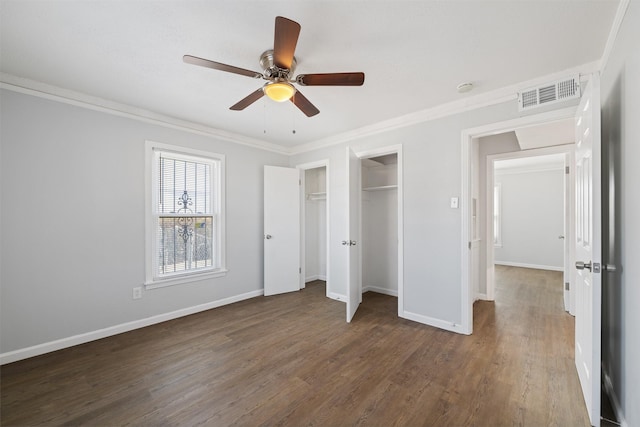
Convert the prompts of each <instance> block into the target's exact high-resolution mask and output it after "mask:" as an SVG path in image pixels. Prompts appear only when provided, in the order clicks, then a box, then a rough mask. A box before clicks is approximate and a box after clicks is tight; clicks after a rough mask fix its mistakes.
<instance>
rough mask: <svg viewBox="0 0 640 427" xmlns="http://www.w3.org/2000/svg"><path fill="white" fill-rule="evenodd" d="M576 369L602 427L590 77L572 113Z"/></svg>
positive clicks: (596, 94)
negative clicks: (574, 151) (573, 122)
mask: <svg viewBox="0 0 640 427" xmlns="http://www.w3.org/2000/svg"><path fill="white" fill-rule="evenodd" d="M575 163H576V169H575V171H576V236H575V256H576V270H575V272H576V276H575V278H576V280H575V284H576V307H575V309H576V331H575V333H576V346H575V347H576V348H575V352H576V356H575V357H576V360H575V362H576V368H577V370H578V376H579V378H580V385H581V387H582V394H583V395H584V400H585V403H586V405H587V410H588V412H589V418H590V420H591V424H592V425H594V426H599V425H600V360H601V355H600V320H601V299H602V293H601V285H602V283H601V273H600V272H601V224H600V220H601V215H600V212H601V211H600V203H601V200H600V80H599V76H598V75H597V74H593V75H592V77H591V79H590V81H589V83H588V84H587V86H586V88H585V90H584V91H583V93H582V99H581V100H580V105H579V106H578V111H577V112H576V156H575Z"/></svg>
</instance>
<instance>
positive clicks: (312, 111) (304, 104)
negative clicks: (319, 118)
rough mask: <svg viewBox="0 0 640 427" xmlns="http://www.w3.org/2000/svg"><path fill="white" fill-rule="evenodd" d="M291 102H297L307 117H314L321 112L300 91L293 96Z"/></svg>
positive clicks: (297, 105)
mask: <svg viewBox="0 0 640 427" xmlns="http://www.w3.org/2000/svg"><path fill="white" fill-rule="evenodd" d="M291 102H293V103H294V104H295V106H296V107H298V108H299V109H300V110H301V111H302V112H303V113H304V114H306V115H307V117H313V116H315V115H316V114H318V113H319V112H320V110H318V109H317V108H316V107H315V105H313V104H312V103H311V102H310V101H309V100H308V99H307V98H305V96H304V95H303V94H301V93H300V91H296V93H295V94H294V95H293V96H292V97H291Z"/></svg>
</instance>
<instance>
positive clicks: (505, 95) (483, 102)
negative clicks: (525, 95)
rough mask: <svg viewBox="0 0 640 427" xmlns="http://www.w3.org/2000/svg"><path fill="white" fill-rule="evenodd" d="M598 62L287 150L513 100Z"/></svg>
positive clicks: (324, 145) (595, 66)
mask: <svg viewBox="0 0 640 427" xmlns="http://www.w3.org/2000/svg"><path fill="white" fill-rule="evenodd" d="M598 66H599V61H594V62H589V63H586V64H582V65H579V66H577V67H573V68H569V69H566V70H563V71H559V72H556V73H552V74H547V75H545V76H542V77H538V78H535V79H531V80H527V81H524V82H520V83H516V84H513V85H510V86H505V87H502V88H500V89H496V90H493V91H490V92H485V93H481V94H478V95H475V96H471V97H466V98H464V99H461V100H458V101H453V102H449V103H446V104H441V105H438V106H435V107H433V108H427V109H424V110H420V111H416V112H414V113H410V114H406V115H404V116H400V117H395V118H392V119H389V120H384V121H381V122H378V123H376V124H373V125H369V126H363V127H361V128H358V129H355V130H352V131H348V132H344V133H341V134H337V135H333V136H330V137H327V138H323V139H319V140H317V141H313V142H308V143H306V144H301V145H298V146H295V147H291V148H290V149H289V154H294V155H295V154H301V153H306V152H309V151H315V150H319V149H321V148H327V147H331V146H333V145H338V144H342V143H346V142H350V141H353V140H356V139H360V138H364V137H368V136H373V135H377V134H381V133H384V132H389V131H391V130H394V129H400V128H404V127H407V126H412V125H415V124H419V123H424V122H428V121H431V120H436V119H440V118H443V117H447V116H452V115H455V114H460V113H463V112H466V111H472V110H475V109H478V108H483V107H489V106H492V105H496V104H501V103H503V102H508V101H512V100H516V99H517V97H518V92H519V91H521V90H523V89H526V88H528V87H531V86H537V85H540V84H544V83H548V82H549V81H555V80H558V79H561V78H564V77H566V76H568V75H575V74H590V73H593V72H596V71H598Z"/></svg>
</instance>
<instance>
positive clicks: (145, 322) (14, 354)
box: [0, 289, 264, 365]
mask: <svg viewBox="0 0 640 427" xmlns="http://www.w3.org/2000/svg"><path fill="white" fill-rule="evenodd" d="M263 294H264V290H262V289H259V290H257V291H252V292H247V293H245V294H240V295H235V296H232V297H229V298H224V299H221V300H217V301H211V302H208V303H205V304H199V305H195V306H193V307H187V308H182V309H180V310H176V311H171V312H169V313H163V314H158V315H156V316H151V317H147V318H145V319H140V320H134V321H132V322H127V323H122V324H120V325H115V326H109V327H108V328H104V329H98V330H97V331H92V332H86V333H84V334H79V335H74V336H71V337H67V338H62V339H59V340H55V341H50V342H46V343H42V344H38V345H34V346H31V347H27V348H21V349H19V350H14V351H9V352H6V353H2V354H0V365H4V364H6V363H11V362H16V361H18V360H23V359H27V358H29V357H34V356H39V355H41V354H45V353H50V352H52V351H56V350H61V349H63V348H68V347H73V346H74V345H79V344H84V343H87V342H89V341H95V340H99V339H102V338H106V337H110V336H112V335H117V334H121V333H123V332H129V331H132V330H134V329H140V328H144V327H145V326H151V325H154V324H156V323H161V322H166V321H167V320H172V319H177V318H179V317H183V316H188V315H190V314H195V313H199V312H201V311H205V310H210V309H212V308H216V307H221V306H223V305H227V304H232V303H234V302H238V301H243V300H246V299H249V298H255V297H258V296H260V295H263Z"/></svg>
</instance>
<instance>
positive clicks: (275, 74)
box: [260, 49, 298, 81]
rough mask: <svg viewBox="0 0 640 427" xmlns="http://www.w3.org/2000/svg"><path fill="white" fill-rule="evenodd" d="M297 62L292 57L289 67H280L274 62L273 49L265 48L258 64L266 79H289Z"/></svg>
mask: <svg viewBox="0 0 640 427" xmlns="http://www.w3.org/2000/svg"><path fill="white" fill-rule="evenodd" d="M297 64H298V62H297V61H296V58H295V57H293V59H292V60H291V68H289V69H286V68H280V67H278V66H277V65H276V64H275V63H274V59H273V49H269V50H266V51H264V52H263V53H262V55H260V66H261V67H262V69H263V70H264V76H265V77H266V78H268V79H275V80H286V81H289V80H290V78H289V76H292V75H293V72H294V71H295V69H296V65H297Z"/></svg>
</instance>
